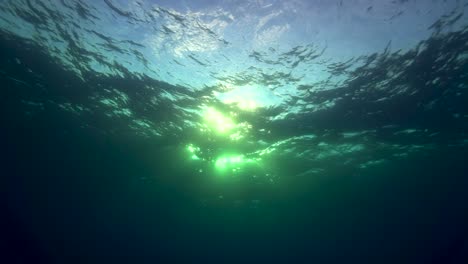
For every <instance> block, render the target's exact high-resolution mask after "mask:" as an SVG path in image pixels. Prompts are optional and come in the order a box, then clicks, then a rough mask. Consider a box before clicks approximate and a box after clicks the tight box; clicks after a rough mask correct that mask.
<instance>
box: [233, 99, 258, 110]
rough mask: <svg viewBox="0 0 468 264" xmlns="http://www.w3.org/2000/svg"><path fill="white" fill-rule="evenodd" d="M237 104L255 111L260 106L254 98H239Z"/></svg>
mask: <svg viewBox="0 0 468 264" xmlns="http://www.w3.org/2000/svg"><path fill="white" fill-rule="evenodd" d="M237 106H239V108H240V109H242V110H246V111H253V110H255V109H256V108H257V107H258V105H257V103H256V102H255V101H254V100H249V99H244V100H239V101H238V103H237Z"/></svg>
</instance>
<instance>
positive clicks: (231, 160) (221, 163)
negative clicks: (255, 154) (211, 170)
mask: <svg viewBox="0 0 468 264" xmlns="http://www.w3.org/2000/svg"><path fill="white" fill-rule="evenodd" d="M249 161H250V159H245V158H244V156H243V155H237V156H224V157H220V158H218V159H217V160H216V162H215V166H216V168H218V169H226V168H227V167H233V166H237V165H240V164H242V163H246V162H249Z"/></svg>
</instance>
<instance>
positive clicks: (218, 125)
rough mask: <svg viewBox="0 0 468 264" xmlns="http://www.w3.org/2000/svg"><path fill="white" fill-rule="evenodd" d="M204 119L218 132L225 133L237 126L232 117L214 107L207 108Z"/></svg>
mask: <svg viewBox="0 0 468 264" xmlns="http://www.w3.org/2000/svg"><path fill="white" fill-rule="evenodd" d="M204 119H205V122H206V123H207V125H209V126H210V127H211V128H212V129H214V130H216V131H217V132H218V133H221V134H224V133H226V132H228V131H230V130H232V129H233V128H235V127H236V124H234V122H233V121H232V119H231V118H229V117H226V116H224V115H223V114H222V113H221V112H219V111H217V110H215V109H214V108H211V107H209V108H207V109H206V111H205V113H204Z"/></svg>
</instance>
